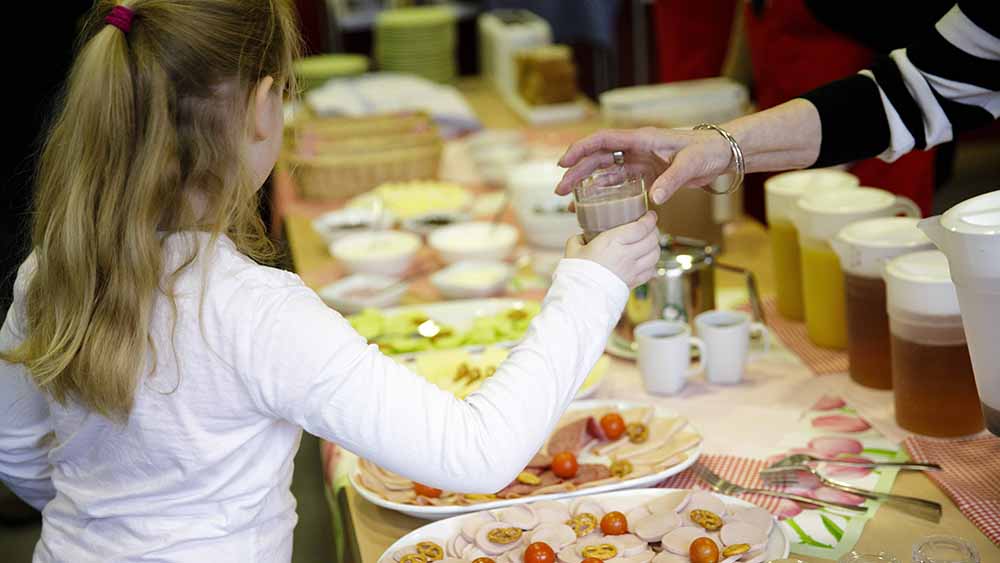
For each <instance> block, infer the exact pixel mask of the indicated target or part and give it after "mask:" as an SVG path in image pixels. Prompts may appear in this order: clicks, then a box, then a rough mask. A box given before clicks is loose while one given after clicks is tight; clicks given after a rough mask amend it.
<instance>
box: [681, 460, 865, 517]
mask: <svg viewBox="0 0 1000 563" xmlns="http://www.w3.org/2000/svg"><path fill="white" fill-rule="evenodd" d="M692 468H693V469H694V472H695V473H697V474H698V476H699V477H701V478H702V480H704V481H705V482H706V483H708V486H710V487H712V490H714V491H715V492H717V493H722V494H724V495H731V496H732V495H746V494H755V495H767V496H770V497H777V498H783V499H788V500H794V501H795V502H801V503H803V504H812V505H816V506H823V507H826V508H840V509H842V510H849V511H851V512H866V511H867V510H868V509H867V508H865V507H863V506H854V505H851V504H843V503H839V502H831V501H826V500H821V499H815V498H809V497H804V496H801V495H796V494H792V493H785V492H781V491H773V490H770V489H751V488H748V487H743V486H740V485H737V484H736V483H733V482H731V481H727V480H725V479H723V478H722V477H719V476H718V475H716V474H715V473H713V472H712V470H710V469H709V468H707V467H705V466H704V465H701V464H700V463H696V464H694V465H693V466H692Z"/></svg>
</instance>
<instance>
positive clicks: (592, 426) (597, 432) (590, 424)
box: [587, 417, 608, 442]
mask: <svg viewBox="0 0 1000 563" xmlns="http://www.w3.org/2000/svg"><path fill="white" fill-rule="evenodd" d="M587 434H590V436H591V437H593V438H594V439H595V440H598V441H601V442H605V441H607V439H608V435H607V434H605V433H604V428H602V427H601V423H600V422H598V421H597V419H596V418H595V417H590V418H588V419H587Z"/></svg>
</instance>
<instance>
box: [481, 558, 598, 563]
mask: <svg viewBox="0 0 1000 563" xmlns="http://www.w3.org/2000/svg"><path fill="white" fill-rule="evenodd" d="M473 563H475V561H473ZM580 563H604V561H601V560H600V559H598V558H596V557H588V558H586V559H584V560H583V561H581V562H580Z"/></svg>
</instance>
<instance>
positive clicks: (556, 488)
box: [535, 481, 576, 495]
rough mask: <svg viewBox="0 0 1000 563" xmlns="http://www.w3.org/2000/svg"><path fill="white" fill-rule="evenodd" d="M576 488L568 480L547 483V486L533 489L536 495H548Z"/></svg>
mask: <svg viewBox="0 0 1000 563" xmlns="http://www.w3.org/2000/svg"><path fill="white" fill-rule="evenodd" d="M575 489H576V485H574V484H573V483H570V482H569V481H566V482H563V483H556V484H554V485H549V486H547V487H539V488H538V489H537V490H535V494H536V495H548V494H553V493H568V492H569V491H573V490H575Z"/></svg>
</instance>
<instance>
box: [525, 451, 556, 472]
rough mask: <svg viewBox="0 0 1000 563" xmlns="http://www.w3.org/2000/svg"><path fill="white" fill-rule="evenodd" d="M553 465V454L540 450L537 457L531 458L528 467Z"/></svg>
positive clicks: (540, 467) (538, 467)
mask: <svg viewBox="0 0 1000 563" xmlns="http://www.w3.org/2000/svg"><path fill="white" fill-rule="evenodd" d="M551 466H552V456H550V455H548V454H546V453H544V452H538V453H537V454H535V457H533V458H531V461H529V462H528V467H527V468H528V469H548V468H549V467H551Z"/></svg>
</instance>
